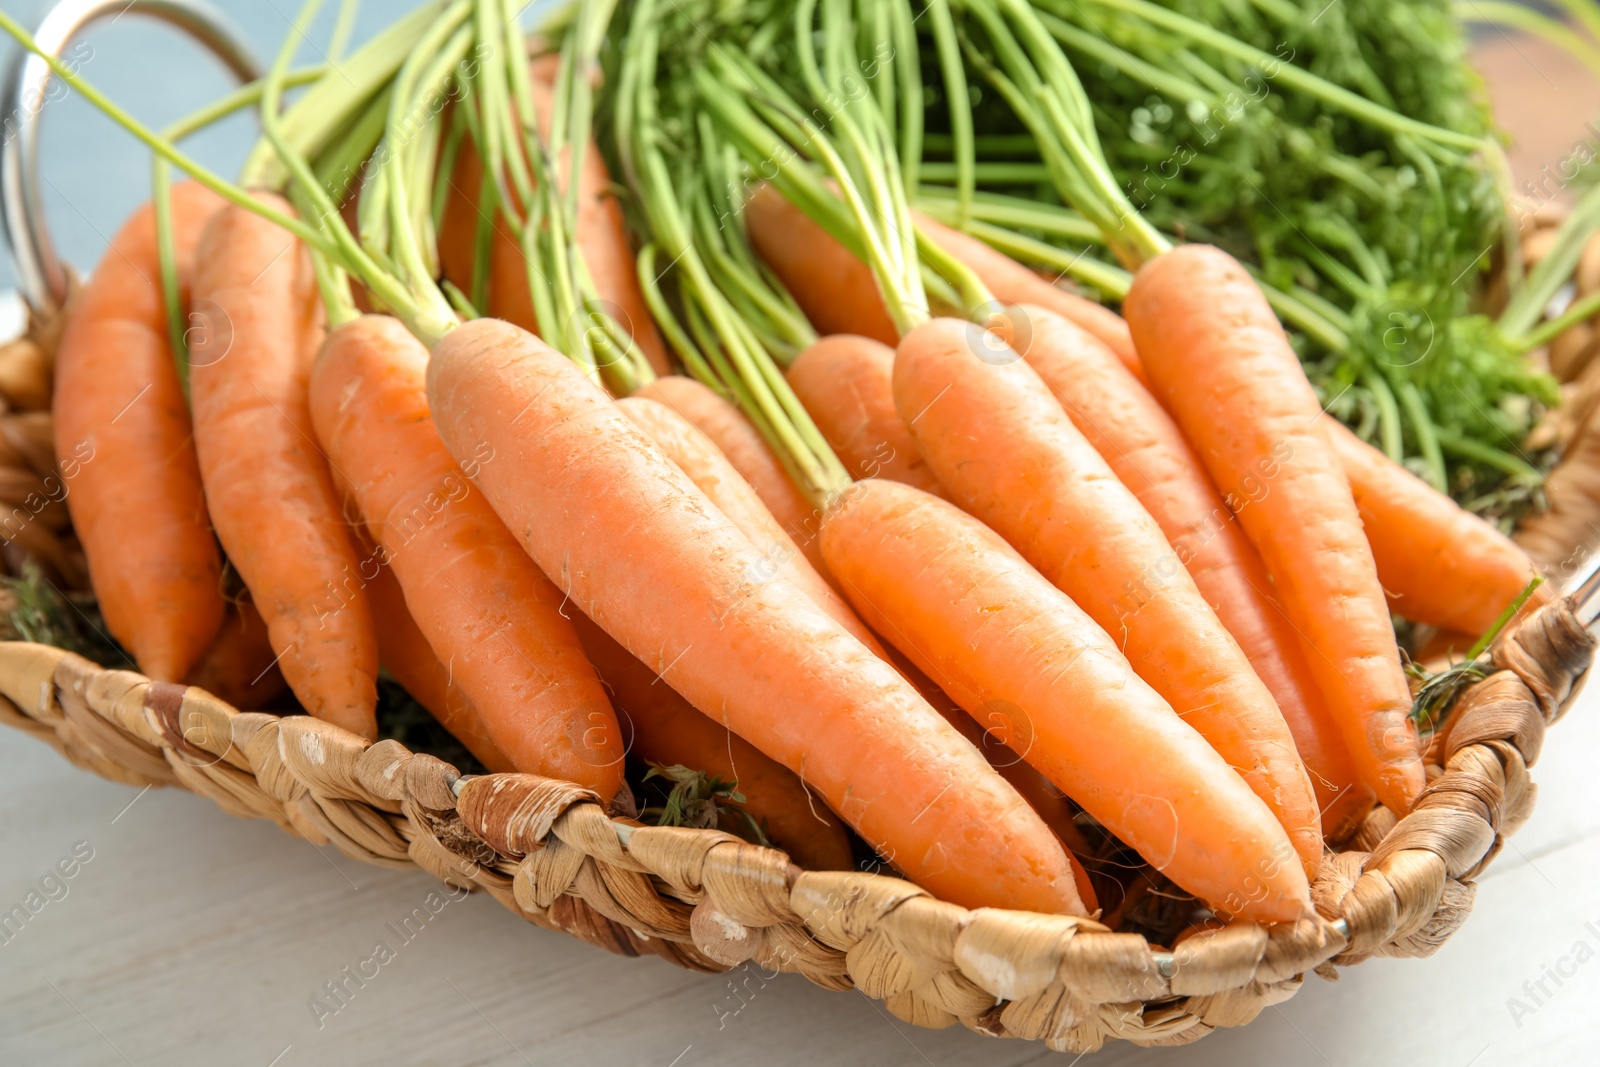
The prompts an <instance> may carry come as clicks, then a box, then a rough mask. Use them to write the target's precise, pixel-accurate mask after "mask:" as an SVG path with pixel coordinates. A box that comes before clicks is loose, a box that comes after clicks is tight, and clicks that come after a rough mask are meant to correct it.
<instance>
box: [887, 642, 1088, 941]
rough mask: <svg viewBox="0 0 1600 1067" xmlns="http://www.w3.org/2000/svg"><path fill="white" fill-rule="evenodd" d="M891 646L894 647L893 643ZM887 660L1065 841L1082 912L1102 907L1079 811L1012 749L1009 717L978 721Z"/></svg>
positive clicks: (908, 667) (898, 658) (914, 672)
mask: <svg viewBox="0 0 1600 1067" xmlns="http://www.w3.org/2000/svg"><path fill="white" fill-rule="evenodd" d="M881 621H882V623H883V624H884V625H889V622H888V619H887V617H886V616H885V618H884V619H883V620H881ZM890 647H891V648H892V649H893V646H892V645H891V646H890ZM889 662H891V663H893V664H894V666H895V669H896V670H897V671H899V672H900V673H901V674H903V675H905V677H906V680H907V681H909V682H910V683H911V684H912V685H914V686H916V688H917V692H919V693H921V694H922V698H923V699H924V700H926V701H927V702H928V704H929V705H930V706H931V707H932V708H933V710H935V711H937V712H938V713H939V714H940V715H942V716H944V721H945V722H947V723H949V724H950V725H951V726H954V727H955V728H956V732H957V733H959V734H960V735H961V736H962V737H964V738H966V739H967V743H968V744H970V745H972V747H974V748H976V749H977V750H978V751H979V752H982V753H983V758H984V759H986V760H988V761H989V766H991V767H993V768H994V769H995V770H997V771H999V772H1000V777H1002V778H1004V779H1005V780H1006V781H1008V782H1010V783H1011V787H1012V788H1013V789H1015V790H1016V791H1017V792H1018V793H1019V794H1021V796H1022V799H1023V800H1026V801H1027V802H1028V807H1030V808H1032V809H1033V810H1034V811H1035V812H1037V813H1038V815H1039V818H1041V819H1043V820H1044V824H1045V825H1046V826H1048V827H1050V831H1051V833H1053V834H1055V835H1056V837H1058V838H1059V839H1060V840H1061V844H1062V845H1063V846H1064V847H1065V848H1066V850H1067V859H1068V860H1070V861H1071V863H1072V879H1073V883H1074V884H1075V885H1076V886H1077V887H1078V896H1079V897H1080V898H1082V900H1083V907H1084V910H1085V911H1087V912H1088V913H1089V914H1091V915H1093V914H1094V913H1095V912H1096V911H1097V910H1099V908H1100V901H1099V900H1098V899H1096V896H1095V888H1094V883H1093V882H1092V881H1091V880H1090V878H1089V872H1088V871H1087V870H1086V869H1085V868H1084V866H1083V863H1082V862H1081V861H1080V860H1079V859H1078V856H1077V853H1078V852H1079V851H1082V852H1085V853H1087V852H1088V841H1087V840H1086V839H1085V838H1084V836H1083V832H1082V831H1081V830H1080V829H1078V825H1077V823H1076V821H1074V820H1075V816H1076V815H1077V809H1076V808H1075V807H1074V806H1073V804H1072V801H1070V800H1068V799H1067V796H1066V794H1065V793H1063V792H1061V790H1060V789H1059V788H1057V787H1056V785H1055V784H1054V783H1052V782H1051V781H1050V779H1048V778H1046V777H1045V776H1044V775H1043V774H1041V773H1040V772H1039V771H1038V769H1036V768H1035V767H1034V766H1033V765H1032V764H1030V763H1028V762H1027V761H1026V760H1024V759H1023V758H1022V757H1021V756H1019V755H1017V753H1016V751H1015V750H1014V749H1011V748H1008V747H1006V744H1005V741H1004V740H1002V738H1003V737H1004V736H1005V731H1006V729H1007V728H1008V726H1009V721H1008V720H1007V719H1006V717H1005V716H1003V715H1000V714H998V713H997V712H996V711H995V710H994V709H992V708H990V709H987V711H986V714H987V717H988V721H987V722H986V723H983V724H980V723H979V722H978V720H976V719H974V718H973V717H972V715H971V714H970V713H968V711H967V709H966V708H963V707H962V706H961V705H960V704H958V703H956V702H955V700H953V699H951V697H950V694H948V693H946V692H945V691H944V689H942V688H941V687H940V686H939V685H938V684H936V683H935V682H934V681H933V679H931V678H929V677H928V676H927V675H926V674H924V673H923V672H922V668H921V667H918V666H917V665H916V664H915V663H913V662H911V660H910V658H908V657H907V656H906V654H905V653H904V652H901V651H900V650H899V649H893V651H891V652H890V653H889ZM991 731H992V732H991Z"/></svg>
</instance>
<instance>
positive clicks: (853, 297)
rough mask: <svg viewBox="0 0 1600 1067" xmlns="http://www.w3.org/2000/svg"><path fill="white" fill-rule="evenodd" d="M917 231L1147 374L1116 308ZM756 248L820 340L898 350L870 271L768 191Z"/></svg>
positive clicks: (996, 287)
mask: <svg viewBox="0 0 1600 1067" xmlns="http://www.w3.org/2000/svg"><path fill="white" fill-rule="evenodd" d="M913 214H914V216H915V220H916V225H917V228H918V229H919V230H921V231H922V232H923V233H924V234H926V235H927V237H928V238H929V239H931V240H932V241H933V242H934V243H935V244H937V245H938V246H939V247H941V248H943V249H944V250H945V251H946V252H948V253H949V254H950V255H952V256H954V257H955V258H956V259H958V260H960V261H961V262H962V263H964V264H965V265H966V266H967V267H968V268H970V269H971V270H972V271H973V273H975V274H977V276H978V278H979V280H981V281H982V282H983V284H984V285H985V286H986V287H987V288H988V289H989V291H990V292H991V293H993V294H994V296H995V299H997V300H999V301H1000V302H1001V303H1003V304H1041V305H1043V306H1045V307H1048V308H1050V310H1052V311H1054V312H1055V313H1056V314H1058V315H1060V316H1062V317H1063V318H1066V319H1068V320H1069V321H1071V322H1073V323H1076V324H1077V325H1078V326H1079V327H1081V328H1082V329H1084V330H1087V331H1088V332H1090V333H1091V334H1093V335H1094V336H1096V337H1098V338H1099V339H1100V340H1101V341H1103V342H1104V343H1105V344H1106V345H1107V346H1108V347H1109V348H1110V349H1111V350H1112V351H1113V352H1115V353H1116V354H1117V358H1118V359H1120V360H1122V361H1123V362H1124V363H1125V364H1127V366H1128V369H1129V370H1131V371H1132V372H1133V373H1134V374H1136V375H1141V376H1142V374H1143V371H1142V370H1141V369H1140V367H1139V357H1138V355H1137V354H1135V352H1134V348H1133V340H1132V338H1131V337H1130V336H1129V334H1128V324H1127V323H1126V322H1124V321H1122V318H1121V317H1120V316H1119V315H1118V314H1117V313H1116V312H1114V311H1112V310H1111V309H1110V308H1106V307H1102V306H1101V305H1099V304H1097V303H1095V302H1094V301H1093V300H1089V299H1087V298H1085V297H1081V296H1078V295H1077V294H1076V293H1069V292H1067V291H1066V290H1065V289H1062V288H1060V287H1059V286H1055V285H1052V284H1050V283H1049V282H1047V281H1045V280H1044V279H1043V278H1041V277H1039V275H1037V274H1035V273H1034V272H1033V271H1032V270H1030V269H1029V268H1027V267H1025V266H1023V265H1022V264H1021V263H1018V262H1017V261H1016V260H1014V259H1012V258H1011V257H1010V256H1008V255H1006V254H1005V253H1004V252H1000V251H997V250H995V249H993V248H990V247H989V246H988V245H986V244H984V243H983V242H982V241H980V240H978V239H977V238H976V237H972V236H969V235H967V234H964V233H962V232H961V231H959V230H953V229H951V228H950V227H948V226H945V225H943V224H942V223H939V222H935V221H934V220H933V219H930V218H928V217H927V216H925V215H923V214H921V213H920V212H915V213H913ZM741 217H742V218H743V219H744V222H745V227H746V229H747V230H748V232H749V234H750V244H751V246H752V247H753V248H754V249H755V251H756V254H757V255H759V256H760V257H761V259H762V261H763V262H765V263H766V264H767V266H769V267H771V268H772V271H773V273H774V274H776V275H777V276H778V279H779V280H780V281H782V282H783V284H784V287H785V288H786V289H788V290H789V292H790V294H791V295H792V296H793V297H794V298H795V302H796V303H798V304H799V305H800V308H801V310H802V311H804V312H805V313H806V317H807V318H808V319H810V320H811V323H812V325H814V326H815V327H816V328H817V332H818V333H822V334H841V333H852V334H859V335H861V336H863V337H870V338H872V339H873V340H875V341H878V342H880V343H882V344H886V345H890V346H893V345H894V344H895V343H897V342H898V341H899V339H900V338H899V332H898V331H897V330H896V329H895V327H894V322H893V320H891V319H890V317H889V312H888V310H887V309H886V308H885V307H884V305H883V298H882V297H881V296H880V295H879V293H878V284H877V281H876V280H875V279H874V278H873V276H872V270H871V268H870V267H868V266H867V265H866V264H865V263H863V262H862V261H861V260H859V259H857V258H856V257H855V256H853V255H851V253H850V251H849V250H848V249H846V248H845V247H844V245H842V244H840V243H839V242H838V241H835V240H834V239H833V238H832V237H831V236H829V235H828V232H827V231H826V230H824V229H823V228H822V227H821V226H819V225H818V224H817V223H815V222H813V221H812V220H811V218H810V217H809V216H807V215H806V214H805V212H803V211H801V210H800V209H799V208H797V207H795V206H794V205H793V204H791V203H790V202H789V201H787V200H785V199H784V198H783V195H782V194H781V193H779V192H778V191H777V190H776V189H774V188H772V187H771V186H770V185H763V186H761V187H760V188H759V189H757V190H756V191H755V193H754V194H753V195H752V196H751V198H750V199H749V201H748V202H747V203H746V204H745V208H744V212H743V215H742V216H741Z"/></svg>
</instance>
